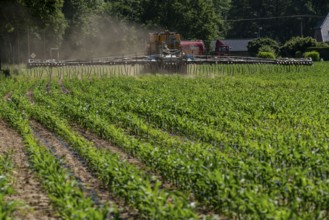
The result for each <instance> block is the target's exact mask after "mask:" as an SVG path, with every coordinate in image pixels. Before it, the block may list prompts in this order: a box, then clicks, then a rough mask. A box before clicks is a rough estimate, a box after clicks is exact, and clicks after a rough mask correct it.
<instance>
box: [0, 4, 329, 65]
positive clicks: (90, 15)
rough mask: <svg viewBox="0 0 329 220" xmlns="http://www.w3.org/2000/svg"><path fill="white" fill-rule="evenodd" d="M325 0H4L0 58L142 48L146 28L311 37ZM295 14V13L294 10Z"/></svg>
mask: <svg viewBox="0 0 329 220" xmlns="http://www.w3.org/2000/svg"><path fill="white" fill-rule="evenodd" d="M328 12H329V1H328V0H258V1H254V0H166V1H162V0H0V58H1V59H2V62H8V63H22V62H26V60H27V59H28V58H32V57H35V58H40V59H45V58H46V59H49V58H57V57H58V56H60V58H62V59H72V58H76V59H78V58H81V59H86V58H90V57H95V56H108V55H112V54H113V55H120V54H127V53H132V54H137V53H140V52H141V51H143V50H144V45H145V42H146V41H147V33H148V32H150V31H161V30H165V29H168V30H171V31H176V32H179V33H180V34H181V35H182V37H183V38H184V39H202V40H205V41H208V42H209V41H211V40H214V39H217V38H256V37H270V38H272V39H275V40H277V41H281V42H283V41H285V40H287V39H289V38H291V37H293V36H300V35H304V36H313V35H314V27H315V26H316V24H317V22H319V21H321V20H322V19H323V18H324V16H325V15H326V14H327V13H328ZM296 15H297V16H296Z"/></svg>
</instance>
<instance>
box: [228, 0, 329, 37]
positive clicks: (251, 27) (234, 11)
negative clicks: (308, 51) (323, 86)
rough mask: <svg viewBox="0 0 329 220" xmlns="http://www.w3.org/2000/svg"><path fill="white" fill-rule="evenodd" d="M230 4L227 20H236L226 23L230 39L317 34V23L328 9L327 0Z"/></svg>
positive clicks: (278, 0)
mask: <svg viewBox="0 0 329 220" xmlns="http://www.w3.org/2000/svg"><path fill="white" fill-rule="evenodd" d="M231 5H232V7H231V9H230V11H229V13H228V19H229V20H231V19H232V20H233V21H231V22H228V23H227V26H228V27H229V30H228V33H227V34H228V36H227V37H228V38H254V37H256V36H257V35H258V34H259V33H260V36H261V37H264V36H266V37H269V38H272V39H276V40H278V41H280V42H285V41H287V40H288V39H290V38H292V37H294V36H300V35H303V36H314V26H315V24H317V23H319V22H321V21H323V19H324V17H325V16H326V15H327V14H328V11H329V3H328V1H326V0H319V1H315V0H275V1H273V0H262V1H251V0H248V1H241V0H232V4H231ZM295 15H304V16H295ZM289 16H291V17H289ZM319 16H321V17H319ZM260 18H268V19H264V20H260ZM244 19H245V20H244ZM301 26H302V30H301ZM259 28H261V29H259ZM301 32H302V33H301Z"/></svg>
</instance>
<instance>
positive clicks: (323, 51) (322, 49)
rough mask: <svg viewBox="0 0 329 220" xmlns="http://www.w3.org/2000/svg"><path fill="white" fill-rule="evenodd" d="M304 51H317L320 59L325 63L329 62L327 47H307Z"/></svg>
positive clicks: (328, 49) (328, 48)
mask: <svg viewBox="0 0 329 220" xmlns="http://www.w3.org/2000/svg"><path fill="white" fill-rule="evenodd" d="M306 51H307V52H309V51H317V52H319V54H320V58H322V59H323V60H325V61H328V60H329V47H309V48H307V50H306Z"/></svg>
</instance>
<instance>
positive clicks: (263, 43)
mask: <svg viewBox="0 0 329 220" xmlns="http://www.w3.org/2000/svg"><path fill="white" fill-rule="evenodd" d="M247 48H248V52H249V54H250V55H252V56H256V55H257V54H258V52H260V48H262V50H263V51H261V52H274V53H277V52H278V51H279V44H278V43H277V42H276V41H275V40H272V39H270V38H257V39H254V40H252V41H250V42H249V43H248V46H247ZM264 50H267V51H264Z"/></svg>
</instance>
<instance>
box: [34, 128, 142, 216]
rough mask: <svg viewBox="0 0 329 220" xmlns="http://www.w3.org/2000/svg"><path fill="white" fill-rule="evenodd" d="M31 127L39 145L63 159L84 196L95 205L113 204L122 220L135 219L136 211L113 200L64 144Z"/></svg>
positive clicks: (49, 133)
mask: <svg viewBox="0 0 329 220" xmlns="http://www.w3.org/2000/svg"><path fill="white" fill-rule="evenodd" d="M31 127H32V128H33V130H34V131H35V136H36V137H37V138H38V139H39V141H40V143H41V144H43V145H45V146H48V147H50V149H51V150H52V151H53V152H54V154H55V155H56V157H59V158H61V159H63V163H64V165H65V166H66V167H68V168H69V169H70V171H72V174H73V175H74V176H75V177H76V178H77V179H78V180H79V183H80V184H81V186H82V189H83V190H84V192H85V195H86V196H91V198H92V199H93V201H95V203H96V204H98V205H101V204H105V203H108V202H109V203H110V204H113V203H115V204H116V206H117V207H119V209H120V217H121V218H122V219H136V216H137V213H136V211H131V210H129V207H128V206H126V205H124V204H123V201H120V199H118V198H114V197H113V196H112V195H111V194H110V192H109V190H108V189H107V188H106V187H105V186H104V185H103V184H102V183H101V181H99V180H98V179H97V178H96V177H94V176H93V175H92V173H91V172H90V171H89V170H88V168H87V167H86V165H85V164H84V163H83V161H82V160H81V159H80V158H79V157H78V155H76V154H75V153H74V152H72V151H71V150H70V149H69V148H68V147H67V144H66V143H65V142H63V141H62V140H60V139H59V138H57V137H56V136H55V135H54V134H53V133H52V132H49V131H48V130H47V129H45V128H44V127H43V126H42V125H40V124H39V123H37V122H31Z"/></svg>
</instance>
